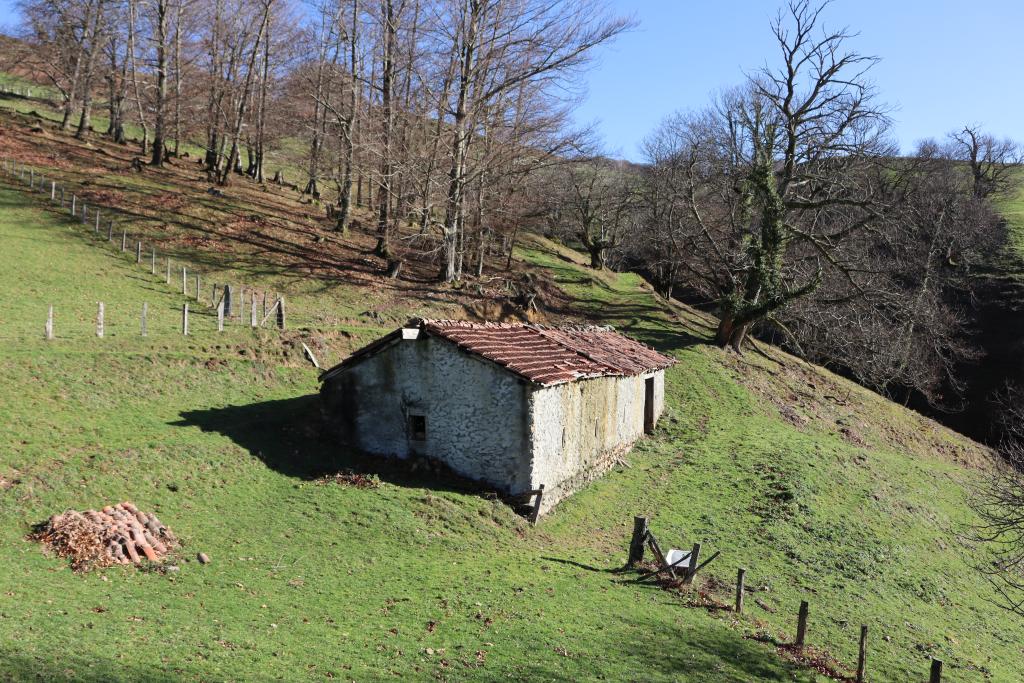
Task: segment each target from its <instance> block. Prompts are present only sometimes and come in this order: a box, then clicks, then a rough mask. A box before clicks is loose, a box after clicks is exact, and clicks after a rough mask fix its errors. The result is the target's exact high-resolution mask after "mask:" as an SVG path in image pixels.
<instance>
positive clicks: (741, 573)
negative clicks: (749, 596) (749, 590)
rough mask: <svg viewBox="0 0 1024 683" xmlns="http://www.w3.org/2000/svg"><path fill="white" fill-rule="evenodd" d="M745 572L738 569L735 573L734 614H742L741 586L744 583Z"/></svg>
mask: <svg viewBox="0 0 1024 683" xmlns="http://www.w3.org/2000/svg"><path fill="white" fill-rule="evenodd" d="M746 578H747V570H746V569H744V568H743V567H740V568H739V570H737V572H736V614H741V613H742V612H743V584H744V583H746Z"/></svg>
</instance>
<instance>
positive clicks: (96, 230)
mask: <svg viewBox="0 0 1024 683" xmlns="http://www.w3.org/2000/svg"><path fill="white" fill-rule="evenodd" d="M93 232H95V233H96V234H97V235H98V234H100V210H99V209H96V227H95V228H94V229H93Z"/></svg>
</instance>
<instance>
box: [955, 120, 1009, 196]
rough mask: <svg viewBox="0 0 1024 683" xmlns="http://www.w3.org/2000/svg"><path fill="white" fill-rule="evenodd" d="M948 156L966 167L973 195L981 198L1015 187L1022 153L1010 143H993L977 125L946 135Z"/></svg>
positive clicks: (996, 141) (993, 138) (999, 141)
mask: <svg viewBox="0 0 1024 683" xmlns="http://www.w3.org/2000/svg"><path fill="white" fill-rule="evenodd" d="M949 137H950V147H951V154H952V156H953V157H954V158H957V159H961V160H963V161H965V162H967V164H968V165H969V166H970V170H971V178H972V179H973V181H974V185H973V187H974V196H975V197H978V198H982V199H984V198H985V197H989V196H991V195H993V194H997V193H1000V192H1005V191H1006V190H1007V189H1009V188H1010V187H1013V186H1014V185H1016V184H1017V182H1019V181H1018V174H1017V169H1018V168H1019V167H1020V166H1021V164H1022V163H1024V150H1022V149H1021V147H1020V145H1018V144H1017V143H1015V142H1013V141H1012V140H997V139H996V138H995V137H993V136H992V135H989V134H987V133H984V132H982V131H981V130H980V129H979V128H978V127H977V126H964V128H963V130H961V131H959V132H956V133H951V134H950V136H949Z"/></svg>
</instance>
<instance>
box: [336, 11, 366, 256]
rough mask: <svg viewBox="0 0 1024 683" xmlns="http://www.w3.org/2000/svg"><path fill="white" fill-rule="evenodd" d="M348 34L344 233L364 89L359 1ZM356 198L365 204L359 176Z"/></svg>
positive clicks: (340, 227)
mask: <svg viewBox="0 0 1024 683" xmlns="http://www.w3.org/2000/svg"><path fill="white" fill-rule="evenodd" d="M351 29H352V30H351V33H350V37H349V47H350V53H349V100H348V107H349V109H348V118H347V119H346V120H345V121H343V122H342V130H341V133H342V141H343V144H344V146H345V148H344V160H343V162H342V165H343V168H342V180H341V188H340V191H339V196H338V218H337V223H336V225H335V229H336V230H338V231H339V232H340V233H341V234H342V235H345V236H347V235H348V224H349V216H350V214H351V212H352V174H353V173H354V170H355V169H354V168H353V163H354V160H355V131H356V125H357V123H358V119H357V117H358V111H359V110H358V107H359V94H360V90H361V89H362V88H361V87H360V86H359V83H360V81H359V57H358V36H359V0H352V27H351ZM356 197H357V200H358V201H359V204H360V205H362V198H363V179H362V176H360V178H359V189H358V191H357V192H356Z"/></svg>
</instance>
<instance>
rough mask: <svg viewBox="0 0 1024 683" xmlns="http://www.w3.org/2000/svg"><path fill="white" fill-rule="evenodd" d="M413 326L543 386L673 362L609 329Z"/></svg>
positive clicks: (380, 344) (457, 323)
mask: <svg viewBox="0 0 1024 683" xmlns="http://www.w3.org/2000/svg"><path fill="white" fill-rule="evenodd" d="M415 326H417V327H419V329H420V330H422V331H423V332H425V333H426V334H430V335H433V336H435V337H439V338H441V339H445V340H447V341H450V342H452V343H454V344H455V345H457V346H458V347H459V348H461V349H464V350H465V351H467V352H469V353H472V354H475V355H477V356H480V357H482V358H486V359H487V360H489V361H492V362H494V363H497V364H498V365H500V366H502V367H504V368H507V369H508V370H509V371H510V372H513V373H515V374H517V375H519V376H521V377H524V378H525V379H528V380H530V381H531V382H534V383H536V384H540V385H543V386H551V385H554V384H563V383H565V382H572V381H574V380H577V379H583V378H587V377H626V376H632V375H639V374H643V373H645V372H650V371H653V370H662V369H664V368H667V367H669V366H670V365H672V364H673V363H675V360H674V359H673V358H670V357H669V356H666V355H664V354H661V353H658V352H657V351H655V350H654V349H651V348H650V347H647V346H645V345H643V344H641V343H640V342H638V341H636V340H634V339H630V338H629V337H626V336H624V335H622V334H619V333H618V332H616V331H615V330H613V329H612V328H610V327H596V326H566V327H546V326H542V325H531V324H526V323H474V322H467V321H461V320H420V321H415ZM400 337H401V330H396V331H395V332H393V333H391V334H389V335H387V336H386V337H384V338H383V339H380V340H378V341H376V342H374V343H372V344H370V345H369V346H365V347H363V348H362V349H360V350H358V351H356V352H355V353H353V354H352V355H351V356H349V357H348V358H346V359H345V360H344V361H342V363H341V364H339V365H338V366H336V367H335V368H332V369H331V370H328V371H327V372H325V373H324V374H323V375H321V380H323V379H326V378H327V377H328V376H330V375H331V374H333V373H334V372H335V371H336V370H340V369H341V368H343V367H346V366H348V365H351V364H353V363H354V362H356V361H357V360H358V359H360V358H364V357H366V356H368V355H372V354H373V353H374V352H376V351H378V350H380V349H382V348H384V347H385V346H386V345H388V343H389V342H391V341H393V340H396V339H399V338H400Z"/></svg>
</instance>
